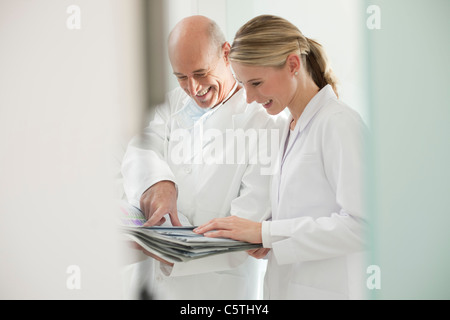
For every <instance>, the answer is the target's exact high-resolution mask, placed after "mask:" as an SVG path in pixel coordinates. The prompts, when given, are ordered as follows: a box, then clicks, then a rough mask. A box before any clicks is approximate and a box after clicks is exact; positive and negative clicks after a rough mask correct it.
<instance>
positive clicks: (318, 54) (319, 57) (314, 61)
mask: <svg viewBox="0 0 450 320" xmlns="http://www.w3.org/2000/svg"><path fill="white" fill-rule="evenodd" d="M305 38H306V37H305ZM306 40H307V42H308V45H309V50H308V52H307V53H306V65H307V68H308V72H309V74H310V75H311V78H312V79H313V81H314V83H315V84H316V85H317V86H318V87H319V89H322V88H323V87H325V86H326V85H327V84H329V85H331V87H332V88H333V90H334V92H335V93H336V95H337V96H339V95H338V91H337V78H336V76H335V75H334V73H333V70H331V68H330V65H329V62H328V58H327V55H326V53H325V51H324V50H323V47H322V45H321V44H320V43H318V42H316V41H315V40H312V39H308V38H306Z"/></svg>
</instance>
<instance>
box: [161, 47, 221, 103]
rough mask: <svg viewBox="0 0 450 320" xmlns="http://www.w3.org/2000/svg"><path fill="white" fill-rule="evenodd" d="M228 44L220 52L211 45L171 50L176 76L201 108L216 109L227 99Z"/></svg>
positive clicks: (171, 60) (171, 59)
mask: <svg viewBox="0 0 450 320" xmlns="http://www.w3.org/2000/svg"><path fill="white" fill-rule="evenodd" d="M226 47H227V44H225V45H224V47H223V48H222V50H221V52H220V56H219V52H218V50H217V49H218V48H217V49H216V48H211V46H210V45H209V43H205V42H203V43H202V41H196V44H195V45H194V44H192V43H190V44H189V45H184V46H183V45H178V46H176V47H175V48H172V49H171V50H170V55H169V56H170V62H171V64H172V68H173V73H174V75H175V76H176V77H177V79H178V82H179V84H180V86H181V88H183V90H184V91H185V92H186V93H187V94H188V95H189V96H190V97H191V98H192V99H194V100H195V102H196V103H197V104H198V105H199V106H200V107H201V108H212V107H215V106H216V105H218V104H219V103H221V102H222V101H223V100H224V98H225V94H226V92H225V82H226V79H227V75H228V72H229V63H228V62H227V57H226V54H225V52H226V49H227V48H226Z"/></svg>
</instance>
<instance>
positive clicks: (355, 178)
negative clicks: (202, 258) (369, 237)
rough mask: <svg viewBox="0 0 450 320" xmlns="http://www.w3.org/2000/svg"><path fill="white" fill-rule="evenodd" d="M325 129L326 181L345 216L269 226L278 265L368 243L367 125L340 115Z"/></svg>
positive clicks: (343, 251)
mask: <svg viewBox="0 0 450 320" xmlns="http://www.w3.org/2000/svg"><path fill="white" fill-rule="evenodd" d="M328 120H331V121H327V122H326V123H325V126H324V128H323V136H322V139H321V144H322V146H321V148H322V150H323V162H324V171H325V175H326V177H327V179H328V181H329V183H330V185H331V186H332V188H333V189H334V190H335V193H336V202H337V204H338V205H339V207H340V208H341V210H340V212H330V213H329V215H327V216H323V217H320V218H317V219H313V218H312V217H299V218H293V219H286V220H277V221H271V222H267V223H266V226H265V232H266V234H265V235H264V237H265V239H266V243H267V245H269V246H271V247H272V249H273V252H274V255H275V257H276V260H277V263H278V264H289V263H296V262H301V261H308V260H319V259H328V258H332V257H336V256H339V255H345V254H349V253H353V252H356V251H361V250H362V248H364V245H365V242H366V233H365V231H366V227H367V222H366V219H365V217H364V215H363V204H362V199H363V183H362V173H363V141H364V136H365V134H366V132H365V127H364V125H363V124H362V121H360V120H358V119H357V118H356V117H354V116H353V115H352V114H351V115H350V116H349V115H348V114H342V113H337V114H334V115H333V116H332V117H330V119H328Z"/></svg>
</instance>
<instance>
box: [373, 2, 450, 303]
mask: <svg viewBox="0 0 450 320" xmlns="http://www.w3.org/2000/svg"><path fill="white" fill-rule="evenodd" d="M369 6H376V7H377V8H378V9H377V10H370V13H369V14H367V19H369V18H370V17H371V15H373V14H374V13H375V12H376V11H377V12H379V13H381V15H380V16H381V23H380V24H379V28H375V29H369V28H367V30H366V32H367V36H368V43H367V44H368V47H367V48H368V57H369V59H368V61H367V66H368V71H369V72H368V74H367V75H368V80H369V92H370V117H369V118H370V119H371V129H372V145H371V149H370V150H369V151H370V152H369V154H370V157H369V159H370V165H371V170H370V171H369V180H368V182H369V189H370V193H369V195H370V196H369V202H370V203H369V208H370V211H371V215H372V221H373V222H374V230H373V232H372V234H373V235H372V238H373V243H374V247H375V251H374V252H375V254H374V256H373V257H372V261H371V262H372V264H374V265H377V266H379V268H380V270H381V288H380V289H376V290H373V292H372V293H373V298H375V299H449V298H450V286H449V284H450V273H449V270H450V248H449V244H450V233H449V231H448V230H449V225H450V209H449V208H450V197H449V191H450V168H449V164H450V149H449V146H450V145H449V137H450V126H449V124H450V107H449V101H450V90H449V88H448V85H449V81H448V75H449V74H450V64H449V62H448V57H449V56H450V42H449V41H448V31H449V30H450V19H449V18H448V15H449V13H450V2H449V1H448V0H436V1H423V0H412V1H411V0H407V1H406V0H397V1H387V0H376V1H366V8H369ZM369 22H370V21H369ZM369 25H371V24H369Z"/></svg>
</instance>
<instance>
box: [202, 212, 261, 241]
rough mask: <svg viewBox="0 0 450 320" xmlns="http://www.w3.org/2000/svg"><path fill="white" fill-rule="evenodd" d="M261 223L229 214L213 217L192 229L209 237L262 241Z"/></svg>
mask: <svg viewBox="0 0 450 320" xmlns="http://www.w3.org/2000/svg"><path fill="white" fill-rule="evenodd" d="M261 225H262V224H261V223H260V222H255V221H251V220H247V219H244V218H239V217H236V216H229V217H226V218H216V219H213V220H211V221H209V222H207V223H205V224H203V225H201V226H199V227H198V228H196V229H194V232H196V233H202V234H204V236H205V237H211V238H230V239H234V240H239V241H246V242H250V243H262V236H261Z"/></svg>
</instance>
